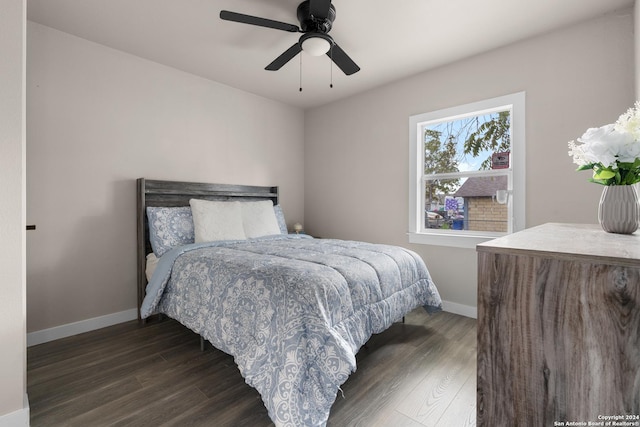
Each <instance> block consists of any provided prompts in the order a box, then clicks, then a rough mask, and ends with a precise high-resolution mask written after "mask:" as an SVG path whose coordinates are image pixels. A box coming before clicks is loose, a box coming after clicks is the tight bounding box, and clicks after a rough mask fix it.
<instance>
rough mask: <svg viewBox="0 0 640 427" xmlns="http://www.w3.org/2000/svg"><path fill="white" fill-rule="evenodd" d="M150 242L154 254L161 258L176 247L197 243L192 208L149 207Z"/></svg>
mask: <svg viewBox="0 0 640 427" xmlns="http://www.w3.org/2000/svg"><path fill="white" fill-rule="evenodd" d="M147 218H148V219H149V240H150V241H151V248H152V249H153V253H154V254H155V255H156V256H157V257H158V258H160V257H161V256H162V255H163V254H164V253H165V252H167V251H169V250H171V249H173V248H174V247H176V246H182V245H187V244H189V243H193V242H194V241H195V234H194V230H193V216H192V214H191V207H189V206H180V207H170V208H169V207H151V206H149V207H147Z"/></svg>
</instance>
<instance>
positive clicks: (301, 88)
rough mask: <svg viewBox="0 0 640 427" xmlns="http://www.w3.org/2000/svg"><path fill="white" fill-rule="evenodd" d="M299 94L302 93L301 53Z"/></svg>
mask: <svg viewBox="0 0 640 427" xmlns="http://www.w3.org/2000/svg"><path fill="white" fill-rule="evenodd" d="M300 92H302V52H300Z"/></svg>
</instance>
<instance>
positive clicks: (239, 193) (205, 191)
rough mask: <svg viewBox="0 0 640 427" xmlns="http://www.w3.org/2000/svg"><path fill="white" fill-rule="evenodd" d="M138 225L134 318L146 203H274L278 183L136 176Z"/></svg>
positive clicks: (141, 282) (146, 247) (145, 249)
mask: <svg viewBox="0 0 640 427" xmlns="http://www.w3.org/2000/svg"><path fill="white" fill-rule="evenodd" d="M137 184H138V185H137V187H138V191H137V195H138V197H137V199H138V203H137V206H138V208H137V228H138V319H140V306H141V305H142V300H143V299H144V295H145V288H146V286H147V277H146V275H145V268H146V263H147V259H146V257H147V254H149V253H151V252H152V250H151V243H150V240H149V223H148V221H147V206H189V200H191V199H203V200H228V201H232V200H244V201H249V200H271V201H272V202H273V204H274V205H277V204H278V187H260V186H251V185H231V184H205V183H200V182H181V181H158V180H150V179H145V178H138V180H137Z"/></svg>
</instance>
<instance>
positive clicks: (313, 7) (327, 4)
mask: <svg viewBox="0 0 640 427" xmlns="http://www.w3.org/2000/svg"><path fill="white" fill-rule="evenodd" d="M329 8H331V0H309V12H310V13H311V15H312V16H313V17H314V18H317V19H321V20H322V19H327V16H329Z"/></svg>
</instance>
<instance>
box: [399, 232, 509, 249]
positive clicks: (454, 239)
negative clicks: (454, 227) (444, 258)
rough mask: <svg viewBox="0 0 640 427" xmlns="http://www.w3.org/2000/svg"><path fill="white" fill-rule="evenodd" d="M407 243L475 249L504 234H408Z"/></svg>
mask: <svg viewBox="0 0 640 427" xmlns="http://www.w3.org/2000/svg"><path fill="white" fill-rule="evenodd" d="M408 234H409V243H417V244H420V245H434V246H448V247H453V248H465V249H475V248H476V245H478V244H479V243H484V242H487V241H489V240H493V239H496V238H498V237H501V236H504V235H505V234H506V233H485V234H466V233H457V234H456V232H455V231H452V232H447V233H437V232H430V233H408Z"/></svg>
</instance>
